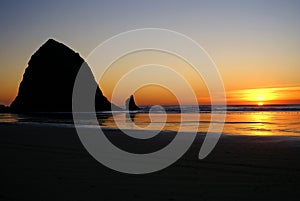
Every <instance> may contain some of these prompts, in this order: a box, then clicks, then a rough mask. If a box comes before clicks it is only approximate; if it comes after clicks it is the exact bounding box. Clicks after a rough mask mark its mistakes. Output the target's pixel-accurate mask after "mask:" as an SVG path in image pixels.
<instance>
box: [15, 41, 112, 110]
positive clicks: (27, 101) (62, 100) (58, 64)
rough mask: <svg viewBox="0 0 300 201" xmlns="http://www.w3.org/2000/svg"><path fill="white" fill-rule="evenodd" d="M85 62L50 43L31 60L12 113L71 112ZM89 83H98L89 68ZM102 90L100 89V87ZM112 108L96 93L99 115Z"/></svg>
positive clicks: (98, 89) (62, 45)
mask: <svg viewBox="0 0 300 201" xmlns="http://www.w3.org/2000/svg"><path fill="white" fill-rule="evenodd" d="M83 62H84V60H83V59H82V58H81V57H80V56H79V54H78V53H76V52H74V51H73V50H71V49H70V48H68V47H67V46H65V45H64V44H62V43H59V42H57V41H55V40H53V39H49V40H48V41H47V42H46V43H45V44H43V45H42V46H41V47H40V48H39V49H38V50H37V51H36V52H35V53H34V54H33V55H32V56H31V58H30V61H29V62H28V67H27V68H26V70H25V73H24V75H23V80H22V81H21V83H20V86H19V92H18V95H17V97H16V98H15V100H14V101H13V102H12V104H11V106H10V109H11V111H12V112H15V113H31V112H71V111H72V94H73V86H74V82H75V79H76V76H77V73H78V71H79V69H80V67H81V65H82V64H83ZM84 66H85V68H87V69H85V70H86V71H87V72H89V79H91V82H95V84H97V83H96V81H95V79H94V77H93V74H92V72H91V70H90V68H89V67H88V66H87V65H84ZM96 86H98V85H96ZM111 106H112V107H113V108H114V109H118V107H117V106H115V105H111V103H110V102H109V101H108V100H107V98H106V97H105V96H104V95H103V94H102V92H101V90H100V88H99V87H97V89H96V95H95V109H96V111H110V110H111Z"/></svg>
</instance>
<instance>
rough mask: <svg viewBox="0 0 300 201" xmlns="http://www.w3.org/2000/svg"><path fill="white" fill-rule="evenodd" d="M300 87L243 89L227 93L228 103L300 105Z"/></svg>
mask: <svg viewBox="0 0 300 201" xmlns="http://www.w3.org/2000/svg"><path fill="white" fill-rule="evenodd" d="M299 99H300V87H298V86H293V87H276V88H258V89H243V90H236V91H229V92H227V101H228V103H229V104H230V103H235V104H254V105H258V106H263V105H264V104H295V103H298V104H299V103H300V100H299Z"/></svg>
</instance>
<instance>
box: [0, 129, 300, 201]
mask: <svg viewBox="0 0 300 201" xmlns="http://www.w3.org/2000/svg"><path fill="white" fill-rule="evenodd" d="M173 134H174V133H170V132H166V133H163V134H160V135H159V136H158V137H157V138H156V139H155V140H153V141H152V142H149V144H148V145H145V144H143V143H141V144H140V143H136V142H130V141H128V139H126V137H124V136H123V135H122V134H121V133H120V131H118V130H106V135H107V136H108V137H109V138H110V139H111V140H112V141H114V143H115V144H117V145H120V146H123V148H124V149H125V150H126V149H128V150H130V151H133V152H136V153H140V152H143V151H150V150H151V149H159V148H161V147H163V146H164V145H165V144H167V143H168V142H169V141H170V140H172V137H173ZM0 136H1V137H0V149H1V150H0V161H1V166H0V175H1V181H0V182H1V190H0V200H31V201H32V200H72V201H73V200H152V201H153V200H299V198H300V190H299V189H300V160H299V159H300V157H299V156H300V137H278V136H276V137H275V136H274V137H272V136H267V137H264V136H229V135H223V136H222V137H221V139H220V140H219V142H218V144H217V146H216V147H215V149H214V150H213V152H212V153H211V154H210V155H209V156H208V157H207V158H205V159H204V160H199V159H198V158H197V156H198V153H199V149H200V147H201V143H202V141H203V138H204V136H203V135H202V134H199V135H198V136H197V138H196V140H195V141H194V143H193V145H192V146H191V148H190V149H189V150H188V152H187V153H186V154H185V155H184V156H183V157H182V158H181V159H180V160H178V161H177V162H175V163H174V164H173V165H171V166H170V167H168V168H166V169H164V170H162V171H159V172H155V173H151V174H146V175H128V174H123V173H119V172H116V171H114V170H110V169H108V168H106V167H105V166H103V165H101V164H100V163H98V162H97V161H96V160H95V159H93V158H92V156H90V155H89V154H88V153H87V151H86V150H85V148H84V147H83V145H82V144H81V142H80V140H79V138H78V136H77V134H76V131H75V129H74V128H72V127H69V128H67V127H66V128H61V127H55V126H51V125H38V124H37V125H31V124H28V125H26V124H23V125H20V124H11V123H8V124H3V123H2V124H0ZM120 136H121V137H120ZM122 136H123V137H122Z"/></svg>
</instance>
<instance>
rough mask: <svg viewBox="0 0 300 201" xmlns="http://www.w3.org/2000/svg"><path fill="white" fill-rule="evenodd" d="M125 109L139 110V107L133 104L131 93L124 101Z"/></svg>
mask: <svg viewBox="0 0 300 201" xmlns="http://www.w3.org/2000/svg"><path fill="white" fill-rule="evenodd" d="M125 105H126V110H128V111H134V110H140V108H139V107H138V106H137V105H136V104H135V101H134V98H133V95H131V96H130V97H129V98H128V99H127V100H126V102H125Z"/></svg>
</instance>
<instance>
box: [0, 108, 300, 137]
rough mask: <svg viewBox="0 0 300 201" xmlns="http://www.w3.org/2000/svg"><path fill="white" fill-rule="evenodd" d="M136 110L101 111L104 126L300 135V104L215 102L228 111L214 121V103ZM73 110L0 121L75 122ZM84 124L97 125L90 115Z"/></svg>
mask: <svg viewBox="0 0 300 201" xmlns="http://www.w3.org/2000/svg"><path fill="white" fill-rule="evenodd" d="M141 109H142V111H134V112H130V113H128V112H126V111H122V112H113V113H108V112H98V113H97V118H98V121H99V125H100V126H101V127H102V128H113V129H114V128H121V129H137V130H138V129H141V130H164V131H178V130H180V131H183V132H191V131H197V132H207V131H208V127H209V125H210V124H211V123H213V124H217V125H220V126H223V134H225V135H251V136H254V135H255V136H300V105H264V106H254V105H228V106H227V107H224V106H215V107H214V112H213V114H214V115H216V116H218V115H220V116H221V115H223V114H225V113H226V118H225V121H224V122H218V121H215V122H212V121H211V116H212V112H211V106H199V107H198V106H182V107H181V108H180V107H179V106H163V110H162V108H161V107H155V108H152V110H151V113H150V115H149V110H150V107H147V106H145V107H141ZM70 116H71V114H70V113H43V114H39V115H35V116H29V115H19V114H11V113H2V114H0V123H1V122H2V123H10V124H38V125H43V124H45V125H46V124H47V125H48V124H51V125H53V126H58V127H68V126H70V127H71V126H73V125H72V119H71V118H70ZM80 123H81V125H82V126H90V127H96V126H98V125H93V124H92V123H91V121H89V119H86V120H84V121H82V122H80Z"/></svg>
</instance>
